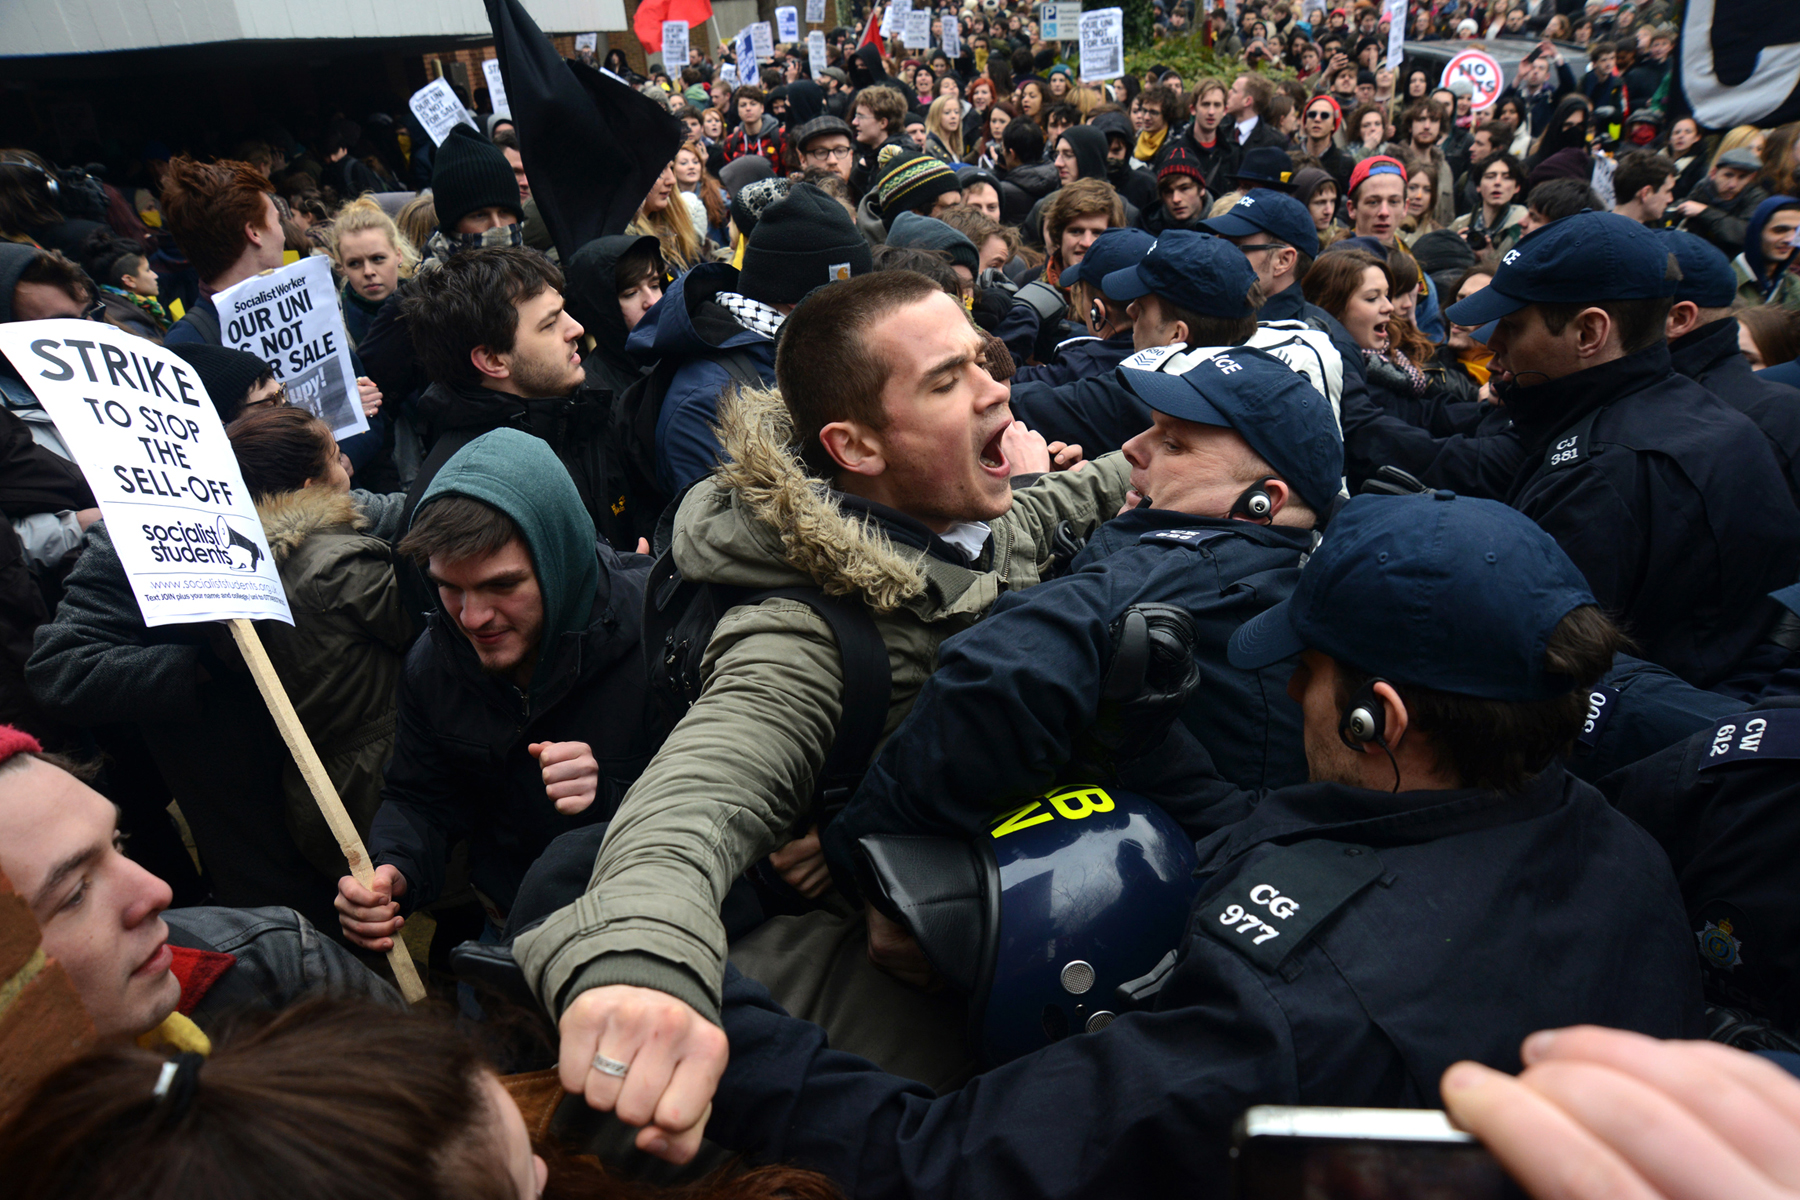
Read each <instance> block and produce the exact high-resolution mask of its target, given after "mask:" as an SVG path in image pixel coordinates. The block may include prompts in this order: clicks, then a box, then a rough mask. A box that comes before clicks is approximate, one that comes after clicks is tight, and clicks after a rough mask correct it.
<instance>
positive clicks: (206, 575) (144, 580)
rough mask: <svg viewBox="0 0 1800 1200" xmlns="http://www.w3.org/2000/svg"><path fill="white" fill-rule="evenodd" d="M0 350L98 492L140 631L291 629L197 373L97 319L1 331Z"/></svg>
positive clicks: (258, 525)
mask: <svg viewBox="0 0 1800 1200" xmlns="http://www.w3.org/2000/svg"><path fill="white" fill-rule="evenodd" d="M0 353H4V354H5V355H6V357H7V358H8V359H10V360H11V361H12V364H13V366H14V367H16V368H17V369H18V372H19V374H20V376H21V377H23V379H24V380H25V382H26V384H27V385H28V386H30V388H31V390H32V392H33V394H35V395H36V396H37V398H38V401H39V403H41V404H42V405H43V406H44V411H45V412H47V413H49V414H50V419H51V420H53V421H55V422H56V429H57V432H58V433H60V434H62V438H63V441H64V442H65V443H66V444H67V445H68V447H69V451H70V453H72V454H73V455H74V456H75V462H76V465H78V466H79V467H80V468H81V473H82V474H83V475H84V476H86V477H87V481H88V486H89V487H91V488H92V489H93V490H94V497H95V499H97V500H98V501H99V502H100V514H101V516H103V517H105V518H106V531H107V533H108V535H109V536H111V538H112V544H113V549H114V550H116V551H117V552H118V555H119V563H120V565H122V566H123V567H124V568H125V575H126V578H128V579H130V580H131V590H132V592H133V594H135V595H136V596H137V602H138V609H139V611H140V612H142V613H143V617H144V624H146V625H175V624H180V623H182V622H185V621H223V620H228V619H230V618H232V617H246V618H249V619H250V620H253V621H285V622H286V623H287V624H289V625H292V624H293V623H294V618H293V616H292V614H291V613H289V612H288V603H287V593H286V592H284V591H283V590H282V587H281V576H280V575H279V574H277V573H276V570H275V560H274V557H273V556H272V555H270V553H269V541H268V538H266V537H264V536H263V527H262V522H261V521H260V520H258V519H257V516H256V506H255V505H254V504H252V503H251V501H250V493H249V491H248V490H247V489H246V488H245V487H244V478H243V475H242V474H241V473H240V472H239V471H238V464H237V458H236V457H235V456H234V455H233V454H232V453H231V443H230V442H228V441H226V440H225V430H224V427H223V426H221V425H220V424H219V414H218V412H217V411H216V410H214V408H213V406H212V401H211V399H210V398H208V396H207V394H206V389H205V388H204V387H203V386H202V385H201V383H200V378H199V376H198V375H196V374H195V373H194V370H193V368H192V367H190V366H188V365H187V364H186V363H185V362H183V361H182V360H181V359H179V358H177V357H176V356H175V355H174V354H173V353H171V352H170V351H168V350H165V349H163V348H162V347H161V346H158V345H155V344H153V343H151V342H147V341H145V340H144V339H143V338H140V337H137V336H134V335H133V334H129V333H126V332H125V331H124V330H122V329H113V328H111V327H109V326H106V325H101V324H98V323H97V322H94V321H74V320H50V321H23V322H13V323H10V324H6V325H0Z"/></svg>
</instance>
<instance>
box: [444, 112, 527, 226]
mask: <svg viewBox="0 0 1800 1200" xmlns="http://www.w3.org/2000/svg"><path fill="white" fill-rule="evenodd" d="M431 194H432V195H433V196H434V197H435V198H436V203H437V217H438V228H439V229H441V230H443V232H444V234H445V235H446V236H451V235H454V234H455V233H456V223H457V222H458V221H460V220H462V219H463V218H464V217H466V216H468V215H469V214H470V213H472V212H479V211H480V210H482V209H484V208H504V209H506V210H507V211H508V212H510V213H512V215H513V216H515V217H517V218H519V219H520V220H521V221H523V220H524V219H525V210H524V209H523V208H521V207H520V206H519V184H518V181H517V180H515V179H514V178H513V171H512V165H511V164H510V163H508V162H507V161H506V155H504V154H502V153H500V147H498V146H496V145H494V143H492V142H490V141H488V140H487V139H486V138H484V137H482V136H481V135H480V134H479V133H476V132H475V131H474V130H473V129H471V128H470V127H469V126H467V125H463V124H460V123H459V124H456V125H453V126H451V128H450V136H449V137H446V138H445V139H444V144H443V145H441V146H439V147H438V148H437V157H436V158H434V159H433V160H432V164H431Z"/></svg>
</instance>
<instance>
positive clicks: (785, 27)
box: [775, 5, 800, 45]
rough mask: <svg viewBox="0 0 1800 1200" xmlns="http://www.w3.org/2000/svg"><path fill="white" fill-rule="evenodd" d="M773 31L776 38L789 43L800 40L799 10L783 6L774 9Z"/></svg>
mask: <svg viewBox="0 0 1800 1200" xmlns="http://www.w3.org/2000/svg"><path fill="white" fill-rule="evenodd" d="M775 32H776V35H777V37H778V40H780V41H782V42H786V43H789V44H790V45H791V44H792V43H794V42H797V41H799V40H800V10H799V9H797V8H790V7H787V6H785V5H784V6H783V7H781V8H778V9H776V10H775Z"/></svg>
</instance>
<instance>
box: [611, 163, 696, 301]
mask: <svg viewBox="0 0 1800 1200" xmlns="http://www.w3.org/2000/svg"><path fill="white" fill-rule="evenodd" d="M676 190H677V185H676V182H675V164H674V162H673V161H671V162H670V163H669V165H668V166H666V167H664V168H663V169H662V174H660V175H658V176H657V177H656V182H655V183H653V184H651V185H650V194H649V195H647V196H645V197H644V202H643V203H642V204H640V205H638V210H637V216H635V217H633V218H632V220H631V224H630V225H629V226H628V227H627V228H626V230H625V232H627V233H637V234H647V235H649V236H650V237H653V238H655V239H656V240H657V241H658V242H660V243H662V252H663V262H664V263H665V264H666V265H667V266H668V268H669V270H670V271H671V272H672V273H673V274H675V275H685V274H687V272H689V271H690V270H692V269H693V268H695V267H697V266H699V265H700V263H701V262H703V261H705V258H706V235H705V234H703V233H702V232H701V231H700V230H698V229H696V228H694V221H693V218H692V217H690V216H688V208H687V204H686V203H685V202H684V201H681V200H678V199H677V198H676V195H675V193H676Z"/></svg>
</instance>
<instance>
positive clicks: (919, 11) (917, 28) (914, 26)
mask: <svg viewBox="0 0 1800 1200" xmlns="http://www.w3.org/2000/svg"><path fill="white" fill-rule="evenodd" d="M900 44H901V45H902V46H905V47H906V48H907V49H908V50H929V49H931V13H930V11H929V10H927V9H923V8H915V9H913V10H912V11H911V12H909V13H907V14H906V24H905V25H904V26H902V27H901V30H900Z"/></svg>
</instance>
